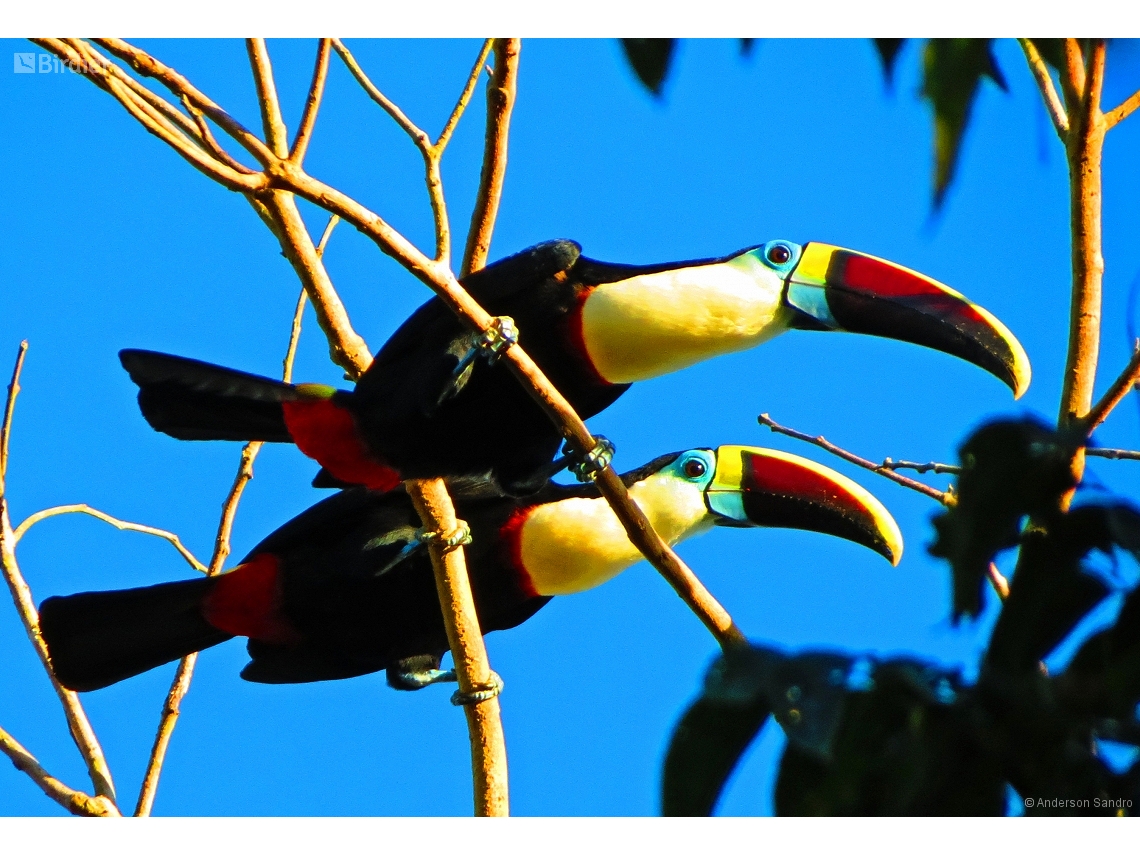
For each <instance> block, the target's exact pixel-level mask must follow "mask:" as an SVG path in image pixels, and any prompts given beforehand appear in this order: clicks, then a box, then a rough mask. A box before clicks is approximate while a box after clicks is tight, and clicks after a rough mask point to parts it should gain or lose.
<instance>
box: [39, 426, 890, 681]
mask: <svg viewBox="0 0 1140 855" xmlns="http://www.w3.org/2000/svg"><path fill="white" fill-rule="evenodd" d="M622 478H623V480H624V481H625V483H626V484H627V485H628V487H629V491H630V494H631V495H632V496H633V498H634V499H635V500H636V501H637V503H638V504H639V505H640V506H641V507H642V508H643V509H644V511H645V513H646V514H647V515H648V517H649V519H650V520H651V521H652V523H653V526H654V527H655V528H656V530H657V531H658V532H659V533H660V534H661V536H662V537H663V538H665V539H666V540H667V541H669V542H670V543H677V542H679V541H681V540H684V539H685V538H688V537H691V536H693V535H695V534H699V533H701V532H704V531H707V530H708V529H710V528H712V527H713V526H717V525H721V526H733V527H742V528H744V527H754V526H760V527H783V528H798V529H805V530H809V531H816V532H823V533H826V534H832V535H836V536H839V537H842V538H846V539H847V540H851V541H854V542H855V543H859V544H862V545H863V546H866V547H868V548H870V549H873V550H874V551H876V552H878V553H880V554H881V555H883V556H884V557H886V558H887V559H888V560H890V561H891V563H893V564H897V563H898V560H899V558H900V556H901V554H902V535H901V534H900V533H899V529H898V526H897V525H896V524H895V521H894V519H893V518H892V517H891V515H890V514H889V513H888V512H887V510H886V509H885V508H884V507H883V506H882V505H881V504H879V502H878V501H877V500H876V499H875V498H874V497H873V496H872V495H871V494H870V493H868V492H867V491H866V490H864V489H863V488H862V487H860V486H859V485H858V484H856V483H854V482H853V481H851V480H849V479H848V478H846V477H844V476H842V475H840V474H838V473H836V472H834V471H832V470H830V469H828V468H826V467H824V466H821V465H819V464H817V463H814V462H812V461H809V460H806V459H804V458H801V457H797V456H795V455H791V454H786V453H783V452H780V451H773V450H770V449H763V448H753V447H748V446H739V445H724V446H720V447H719V448H716V449H707V448H696V449H691V450H688V451H684V452H679V453H677V452H675V453H672V454H666V455H664V456H662V457H658V458H657V459H656V460H653V461H652V462H650V463H648V464H646V465H645V466H642V467H641V468H639V469H636V470H634V471H632V472H628V473H626V474H625V475H623V476H622ZM449 486H450V488H451V491H452V493H453V494H454V499H455V503H456V509H457V513H458V515H459V516H460V517H461V518H462V519H463V520H465V521H466V525H467V526H468V528H469V530H470V533H471V537H472V539H471V543H470V545H469V546H468V547H467V550H466V556H467V564H468V572H469V574H470V578H471V587H472V592H473V596H474V601H475V606H476V611H477V613H478V616H479V621H480V625H481V627H482V629H483V631H484V632H490V631H493V630H502V629H509V628H511V627H514V626H517V625H519V624H520V623H522V622H523V621H525V620H527V619H528V618H530V617H531V616H532V615H534V614H535V613H536V612H537V611H538V610H539V609H540V608H542V607H543V606H544V605H546V603H547V602H549V601H550V599H551V597H553V596H556V595H561V594H573V593H576V592H579V591H585V590H587V589H590V588H593V587H595V586H597V585H601V584H602V583H604V582H606V581H607V580H609V579H611V578H613V577H614V576H616V575H617V574H619V573H621V572H622V571H623V570H625V569H626V568H627V567H630V566H631V565H633V564H635V563H637V561H639V560H640V559H641V555H640V553H639V552H638V551H637V549H636V548H635V547H634V546H633V544H632V543H630V541H629V539H628V538H627V536H626V533H625V530H624V529H623V528H622V526H621V524H620V523H619V521H618V519H617V517H616V516H615V515H614V513H613V511H612V510H611V509H610V507H609V505H608V504H607V503H606V501H605V499H603V498H601V497H600V494H599V492H598V490H597V487H596V486H595V485H594V484H583V485H573V486H563V485H558V484H554V483H549V484H547V486H546V487H544V488H543V489H542V490H541V491H539V492H537V493H535V494H532V495H531V496H529V497H525V498H518V497H513V496H509V495H506V494H504V493H503V492H502V491H501V490H499V489H498V487H497V485H495V484H494V482H493V480H491V479H487V478H481V479H462V478H461V479H454V480H452V481H451V482H450V484H449ZM419 526H420V522H419V518H418V517H417V515H416V512H415V509H414V508H413V506H412V503H411V500H410V499H409V497H408V495H407V493H406V492H404V490H403V489H397V490H393V491H390V492H387V493H379V492H377V491H371V490H367V489H364V488H359V487H357V488H352V489H348V490H343V491H340V492H338V493H336V494H334V495H333V496H331V497H330V498H328V499H326V500H324V501H322V502H320V503H318V504H316V505H314V506H313V507H311V508H309V509H308V510H307V511H305V512H303V513H302V514H300V515H299V516H297V517H295V518H294V519H292V520H290V521H289V522H288V523H286V524H285V525H283V526H282V527H281V528H279V529H277V531H275V532H273V533H272V534H271V535H269V536H268V537H267V538H265V540H263V541H262V542H261V543H259V544H258V545H257V546H256V547H254V549H253V551H251V552H250V553H249V555H247V556H246V557H245V559H243V560H242V561H241V563H240V564H239V565H238V566H237V567H235V568H234V569H232V570H230V571H228V572H226V573H223V574H221V575H218V576H213V577H201V578H195V579H189V580H184V581H177V582H166V583H163V584H159V585H153V586H150V587H145V588H131V589H128V590H120V591H102V592H90V593H81V594H74V595H71V596H63V597H50V598H48V599H47V600H45V601H44V602H43V604H42V605H41V606H40V632H41V633H42V635H43V638H44V641H45V642H46V643H47V647H48V651H49V653H50V657H51V664H52V668H53V670H54V672H55V674H56V677H57V678H58V679H59V681H60V682H61V683H62V684H63V685H64V686H66V687H67V688H69V689H73V690H75V691H90V690H93V689H99V688H102V687H104V686H108V685H110V684H112V683H116V682H118V681H120V680H124V679H126V678H128V677H131V676H133V675H135V674H139V673H142V672H143V671H147V670H149V669H151V668H155V667H157V666H159V665H162V664H164V663H166V662H170V661H173V660H175V659H178V658H180V657H182V656H185V655H187V654H189V653H191V652H193V651H196V650H202V649H204V648H207V647H210V646H212V645H215V644H219V643H221V642H223V641H226V640H227V639H230V638H233V637H234V636H247V637H248V638H249V642H248V650H249V654H250V657H251V661H250V663H249V664H248V665H246V666H245V669H244V670H243V671H242V672H241V676H242V677H243V678H245V679H246V680H251V681H254V682H261V683H302V682H310V681H316V680H335V679H341V678H347V677H354V676H357V675H361V674H368V673H371V672H374V671H380V670H383V669H387V671H388V682H389V684H390V685H392V686H394V687H395V688H400V689H414V688H420V687H422V686H424V685H427V684H429V683H432V682H439V681H442V680H446V679H447V678H448V672H443V671H440V670H439V664H440V657H441V656H442V655H443V653H444V652H445V651H446V650H447V649H448V642H447V636H446V632H445V630H444V624H443V618H442V615H441V611H440V605H439V600H438V597H437V594H436V587H435V579H434V575H433V572H432V568H431V562H430V556H429V555H428V554H427V550H426V549H424V548H420V544H421V542H422V535H421V534H419Z"/></svg>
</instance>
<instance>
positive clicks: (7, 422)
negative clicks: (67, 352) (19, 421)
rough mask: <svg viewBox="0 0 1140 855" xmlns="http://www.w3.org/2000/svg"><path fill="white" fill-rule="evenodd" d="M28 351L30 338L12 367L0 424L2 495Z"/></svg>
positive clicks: (25, 340)
mask: <svg viewBox="0 0 1140 855" xmlns="http://www.w3.org/2000/svg"><path fill="white" fill-rule="evenodd" d="M27 353H28V340H27V339H24V340H23V341H22V342H20V347H19V349H18V350H17V351H16V366H15V368H13V369H12V381H11V382H10V383H9V384H8V398H7V402H6V403H5V404H4V422H3V425H0V496H2V495H4V489H5V488H4V484H5V478H6V476H7V474H8V436H9V434H11V432H12V413H14V412H15V410H16V396H17V395H19V394H20V373H21V372H22V371H23V370H24V357H25V356H26V355H27Z"/></svg>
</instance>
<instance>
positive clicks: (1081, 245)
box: [1057, 39, 1106, 508]
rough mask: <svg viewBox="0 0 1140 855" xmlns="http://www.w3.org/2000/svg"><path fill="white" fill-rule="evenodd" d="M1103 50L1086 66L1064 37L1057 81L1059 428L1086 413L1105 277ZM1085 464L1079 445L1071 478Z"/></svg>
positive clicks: (1068, 497)
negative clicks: (1062, 328)
mask: <svg viewBox="0 0 1140 855" xmlns="http://www.w3.org/2000/svg"><path fill="white" fill-rule="evenodd" d="M1104 54H1105V45H1104V40H1103V39H1096V40H1094V41H1093V44H1092V47H1091V49H1090V51H1089V57H1088V64H1087V69H1086V65H1085V63H1084V60H1083V57H1082V54H1081V49H1080V45H1079V44H1078V43H1077V41H1076V40H1075V39H1067V40H1066V42H1065V56H1066V66H1065V69H1064V70H1063V71H1062V73H1061V82H1062V84H1063V86H1064V88H1065V93H1066V94H1065V98H1066V100H1067V101H1071V102H1072V103H1071V104H1070V106H1069V126H1070V131H1069V136H1068V140H1067V145H1066V149H1065V153H1066V157H1067V160H1068V166H1069V228H1070V231H1071V233H1072V270H1073V284H1072V295H1071V297H1070V306H1069V342H1068V348H1067V353H1066V356H1065V375H1064V382H1063V385H1062V388H1061V404H1060V407H1059V408H1058V409H1059V412H1058V414H1057V426H1058V427H1059V428H1061V429H1070V428H1079V427H1080V425H1081V422H1082V420H1083V419H1085V418H1086V417H1087V415H1088V414H1089V410H1090V408H1091V407H1092V396H1093V390H1094V387H1095V384H1096V368H1097V360H1098V358H1099V355H1100V324H1101V302H1102V290H1103V279H1104V255H1103V249H1102V247H1103V244H1102V236H1101V235H1102V232H1101V207H1102V177H1101V176H1102V171H1101V167H1102V154H1103V151H1104V135H1105V132H1106V127H1105V122H1104V115H1103V114H1102V113H1101V110H1100V96H1101V89H1102V87H1103V84H1104ZM1078 93H1079V97H1078ZM1084 465H1085V455H1084V451H1083V450H1082V449H1077V452H1076V454H1075V455H1074V456H1073V463H1072V475H1073V483H1074V484H1077V483H1079V482H1080V480H1081V476H1082V475H1083V473H1084ZM1074 489H1075V488H1074ZM1072 497H1073V491H1069V492H1067V493H1066V494H1064V496H1062V498H1061V507H1062V508H1067V507H1068V506H1069V503H1070V502H1071V501H1072Z"/></svg>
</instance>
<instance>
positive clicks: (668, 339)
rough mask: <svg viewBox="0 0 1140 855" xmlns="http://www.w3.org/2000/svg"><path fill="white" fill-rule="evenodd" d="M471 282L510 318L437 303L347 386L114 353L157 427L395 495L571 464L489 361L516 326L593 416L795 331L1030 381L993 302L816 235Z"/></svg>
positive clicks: (527, 487) (553, 245)
mask: <svg viewBox="0 0 1140 855" xmlns="http://www.w3.org/2000/svg"><path fill="white" fill-rule="evenodd" d="M462 284H463V285H464V287H466V288H467V290H468V291H469V292H470V293H471V295H472V296H473V297H474V298H475V299H476V300H477V301H478V302H479V303H480V304H481V305H482V306H483V307H484V308H485V309H486V310H487V311H488V312H490V313H491V314H492V315H494V316H498V320H499V322H500V323H499V324H498V325H497V326H496V327H495V328H494V330H493V333H494V334H493V335H491V337H490V338H489V339H488V338H483V337H481V336H480V335H479V334H477V333H474V332H472V331H471V330H470V329H468V328H467V327H465V326H464V324H463V323H462V322H460V320H459V319H458V318H457V317H456V316H455V315H454V314H453V313H452V312H451V310H450V309H448V308H447V306H446V305H445V304H444V303H443V302H442V301H441V300H440V299H439V298H433V299H431V300H428V301H427V302H426V303H425V304H423V305H422V306H421V307H420V308H419V309H418V310H416V312H414V313H413V314H412V315H411V317H409V318H408V319H407V321H405V322H404V324H403V325H402V326H401V327H400V328H399V329H398V330H396V332H395V333H394V334H393V335H392V337H391V338H390V339H389V340H388V342H387V343H386V344H385V345H384V346H383V347H382V348H381V349H380V351H379V353H378V354H377V355H376V358H375V360H374V361H373V362H372V364H371V366H370V367H369V368H368V370H367V371H366V372H365V373H364V375H363V376H362V377H361V378H360V381H359V382H358V383H357V385H356V387H355V388H354V389H353V390H352V391H340V390H337V389H334V388H332V387H329V386H322V385H315V384H298V385H292V384H287V383H282V382H279V381H276V380H271V379H268V378H265V377H259V376H256V375H252V374H246V373H244V372H239V371H234V370H231V369H227V368H222V367H219V366H216V365H211V364H209V363H205V362H199V361H197V360H192V359H185V358H182V357H177V356H171V355H167V354H162V353H156V352H153V351H145V350H124V351H122V352H121V353H120V359H121V361H122V363H123V366H124V367H125V368H126V369H127V371H128V372H129V373H130V376H131V379H132V380H134V382H135V383H136V384H138V386H139V389H140V391H139V406H140V408H141V409H142V412H143V415H144V416H145V417H146V419H147V421H148V422H149V423H150V424H151V426H152V427H154V428H155V429H156V430H159V431H162V432H164V433H167V434H169V435H171V436H173V437H176V438H178V439H189V440H242V441H249V440H255V439H256V440H263V441H267V442H294V443H296V444H297V446H298V447H299V448H300V449H301V451H302V452H304V453H305V454H307V455H308V456H309V457H312V458H314V459H315V460H316V461H317V462H318V463H320V464H321V466H322V467H323V468H322V472H321V473H319V474H318V476H317V479H316V481H315V482H314V483H315V484H316V485H317V486H322V485H323V486H338V485H339V486H344V485H348V484H362V485H364V486H367V487H369V488H371V489H375V490H380V491H385V490H390V489H392V488H393V487H395V486H396V485H397V484H399V483H400V481H401V480H402V479H404V478H428V477H438V476H456V475H479V474H486V473H490V474H492V475H493V476H494V477H496V478H497V480H498V483H499V484H500V486H502V487H504V488H505V489H507V490H508V491H510V492H512V493H514V494H516V495H522V494H525V493H526V492H531V491H533V490H536V489H539V488H540V487H541V486H542V485H543V484H545V483H546V481H547V480H548V478H549V477H550V475H551V474H552V473H553V472H555V471H557V469H558V468H560V465H561V463H562V461H561V460H560V461H559V463H552V460H553V458H555V456H556V455H557V453H558V446H559V442H560V434H559V432H558V430H557V429H556V428H555V427H554V425H553V424H552V423H551V421H550V420H549V418H548V417H547V416H546V415H545V414H544V413H543V411H542V410H541V409H540V408H539V407H538V405H537V404H535V403H534V401H533V400H532V399H531V398H530V396H529V394H528V393H527V391H526V390H525V389H524V388H523V386H522V385H521V384H520V383H519V381H518V380H517V379H516V378H514V377H513V376H511V373H510V372H509V371H508V370H507V369H506V368H505V367H503V366H501V365H495V364H493V363H494V361H495V360H496V357H497V356H498V355H499V354H500V352H501V350H502V349H503V348H504V347H506V346H509V343H510V342H512V341H513V340H514V337H511V336H510V335H509V333H508V332H506V331H505V329H506V328H510V330H512V331H516V332H517V336H516V337H517V340H518V342H519V343H520V344H521V346H523V347H524V348H525V349H526V351H527V353H529V354H530V356H531V357H533V359H534V360H535V362H536V363H537V364H538V366H539V367H540V368H541V369H542V370H543V371H544V372H545V373H546V375H547V377H549V378H550V380H551V381H552V382H553V383H554V385H555V386H556V387H557V388H558V389H559V391H561V392H562V394H563V395H564V396H565V397H566V398H567V400H568V401H569V402H570V404H571V405H572V406H573V407H574V409H575V410H576V411H577V412H578V414H579V415H580V416H581V417H582V418H589V417H590V416H593V415H595V414H597V413H599V412H601V411H602V410H604V409H605V408H606V407H608V406H609V405H610V404H612V403H613V402H614V401H615V400H616V399H617V398H618V397H619V396H620V395H621V394H622V393H623V392H625V391H626V389H628V388H629V385H630V384H631V383H633V382H634V381H637V380H644V379H647V378H650V377H656V376H659V375H662V374H668V373H670V372H672V371H676V370H678V369H681V368H684V367H686V366H689V365H692V364H694V363H697V362H700V361H702V360H704V359H708V358H710V357H713V356H717V355H719V354H723V353H729V352H732V351H738V350H744V349H747V348H750V347H754V346H755V345H757V344H760V343H761V342H764V341H767V340H768V339H770V338H772V337H773V336H776V335H779V334H780V333H782V332H784V331H785V330H788V329H814V330H844V331H847V332H857V333H867V334H870V335H877V336H883V337H886V338H894V339H900V340H902V341H909V342H913V343H915V344H920V345H924V346H926V347H931V348H934V349H936V350H942V351H945V352H946V353H950V354H953V355H955V356H958V357H960V358H962V359H965V360H967V361H969V362H972V363H974V364H976V365H979V366H981V367H982V368H984V369H986V370H987V371H989V372H990V373H992V374H994V375H996V376H997V377H999V378H1000V379H1001V380H1003V381H1004V382H1005V383H1006V384H1008V385H1009V386H1010V388H1011V389H1012V390H1013V392H1014V395H1015V397H1016V396H1020V395H1021V394H1022V393H1023V392H1024V391H1025V389H1026V387H1027V386H1028V385H1029V378H1030V367H1029V359H1028V357H1027V356H1026V354H1025V351H1024V350H1023V349H1022V347H1021V345H1020V344H1019V343H1018V341H1017V339H1016V338H1014V336H1013V335H1012V334H1011V333H1010V332H1009V330H1007V329H1006V328H1005V326H1003V325H1002V324H1001V322H999V321H998V320H997V319H996V318H995V317H994V316H993V315H991V314H990V313H989V312H987V311H986V310H985V309H983V308H981V307H979V306H977V305H975V304H973V303H971V302H970V301H969V300H967V299H966V298H965V297H963V296H962V295H961V294H958V293H957V292H955V291H952V290H950V289H949V288H947V287H946V286H944V285H941V284H939V283H938V282H935V281H934V280H933V279H930V278H928V277H926V276H923V275H922V274H920V273H915V272H914V271H912V270H908V269H906V268H905V267H900V266H899V265H897V264H893V263H891V262H889V261H883V260H882V259H878V258H874V257H872V256H870V255H864V254H862V253H858V252H853V251H851V250H847V249H840V248H838V247H834V246H829V245H827V244H822V243H807V244H804V245H802V246H801V245H799V244H795V243H791V242H789V241H783V240H777V241H770V242H768V243H766V244H763V245H762V246H756V247H752V248H750V249H747V250H744V251H742V252H738V253H736V254H734V255H731V256H727V257H725V258H714V259H703V260H699V261H683V262H674V263H668V264H655V265H649V266H632V265H626V264H610V263H606V262H601V261H595V260H593V259H590V258H586V257H585V256H583V255H582V254H581V247H580V246H579V245H578V244H577V243H575V242H573V241H569V240H557V241H551V242H549V243H543V244H539V245H538V246H535V247H532V248H530V249H528V250H525V251H523V252H521V253H518V254H517V255H514V256H511V257H509V258H506V259H503V260H501V261H499V262H497V263H495V264H492V265H490V266H489V267H486V268H484V269H483V270H480V271H478V272H475V273H472V274H471V275H470V276H467V277H465V278H464V279H463V280H462ZM512 320H513V324H512V323H511V321H512ZM483 345H487V346H486V347H484V346H483ZM476 354H482V355H485V356H486V357H487V358H485V359H484V358H478V357H477V356H476Z"/></svg>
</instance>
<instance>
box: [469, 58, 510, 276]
mask: <svg viewBox="0 0 1140 855" xmlns="http://www.w3.org/2000/svg"><path fill="white" fill-rule="evenodd" d="M520 49H521V41H520V40H519V39H496V40H495V68H494V71H493V72H492V73H491V81H490V83H489V84H488V85H487V131H486V134H485V136H484V140H483V169H482V172H481V173H480V175H479V192H478V194H477V195H476V197H475V209H474V210H473V211H472V212H471V226H470V227H469V228H468V230H467V246H466V248H465V249H464V251H463V265H462V267H461V268H460V271H461V272H460V275H462V276H466V275H467V274H468V273H470V272H472V271H473V270H478V269H480V268H481V267H483V266H484V265H485V264H486V263H487V253H488V252H489V251H490V249H491V234H492V232H493V231H494V229H495V218H496V217H497V216H498V212H499V201H500V199H501V197H502V195H503V181H504V179H505V178H506V174H507V140H508V138H509V131H510V124H511V113H512V111H513V110H514V106H515V94H516V90H517V88H518V71H519V51H520Z"/></svg>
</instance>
